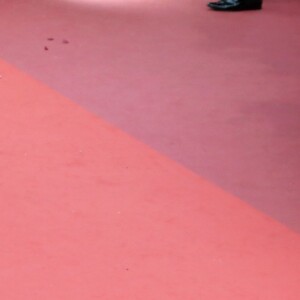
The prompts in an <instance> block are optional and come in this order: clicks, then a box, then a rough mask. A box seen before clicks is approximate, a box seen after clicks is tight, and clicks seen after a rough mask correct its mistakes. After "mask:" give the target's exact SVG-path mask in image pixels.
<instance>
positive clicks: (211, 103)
mask: <svg viewBox="0 0 300 300" xmlns="http://www.w3.org/2000/svg"><path fill="white" fill-rule="evenodd" d="M111 1H113V2H111ZM75 2H76V3H75ZM94 2H95V3H98V4H97V5H96V4H94V5H92V6H91V5H87V1H79V0H76V1H75V0H56V1H54V0H40V1H35V0H27V1H21V0H14V1H6V2H5V3H2V4H1V10H0V27H1V28H3V30H1V31H0V40H1V47H0V57H2V58H4V59H5V60H7V61H9V62H10V63H12V64H13V65H15V66H17V67H18V68H20V69H22V70H24V71H25V72H26V73H29V74H31V75H33V76H34V77H35V78H38V79H39V80H40V81H42V82H45V83H46V84H47V85H48V86H50V87H52V88H53V89H55V90H56V91H58V92H60V93H61V94H63V95H65V96H67V97H68V98H70V99H72V100H73V101H76V102H77V103H79V104H80V105H81V106H83V107H85V108H87V109H89V110H90V111H92V113H95V114H97V115H98V116H99V117H101V118H103V119H105V120H107V121H109V123H112V124H114V125H116V126H117V127H118V128H121V129H122V130H124V131H126V132H127V133H130V134H131V135H133V136H134V137H136V138H138V139H139V140H141V141H143V142H144V143H146V144H148V145H150V146H151V147H152V148H155V149H156V150H158V151H159V152H162V153H164V154H165V155H167V156H169V157H170V158H172V159H174V160H176V161H178V162H180V163H181V164H183V165H185V166H186V167H188V168H190V169H192V170H193V171H195V172H197V173H198V174H199V175H200V176H204V177H205V178H208V179H209V180H210V181H213V182H214V183H216V184H217V185H219V186H221V187H222V188H224V189H225V190H227V191H229V192H230V193H233V194H235V195H237V196H238V197H240V198H241V199H243V200H244V201H247V202H248V203H250V204H251V205H252V206H254V207H256V208H258V209H260V210H262V211H263V212H264V213H266V214H268V215H270V216H272V217H273V218H275V219H277V220H279V221H280V222H283V223H284V224H286V225H287V226H289V227H290V228H293V229H294V230H297V231H300V216H299V211H300V202H299V199H300V185H299V182H300V173H299V170H300V159H299V152H300V137H299V134H298V133H299V130H300V122H299V115H300V104H299V94H300V90H299V76H300V74H299V70H300V60H299V52H300V40H299V38H298V36H299V30H298V28H300V18H299V14H300V4H299V1H298V0H286V1H282V0H280V1H279V0H266V1H264V3H265V4H264V10H263V11H255V12H241V13H236V14H231V13H229V14H222V13H216V12H211V11H209V10H208V9H207V8H206V0H199V1H196V0H173V1H168V0H124V1H121V0H97V1H96V0H94ZM121 2H122V3H121ZM117 3H119V4H117ZM151 3H152V5H150V4H151ZM48 38H53V39H54V40H53V41H48ZM64 39H67V40H68V42H69V43H68V44H64V43H63V40H64ZM45 46H46V47H48V51H45V50H44V47H45Z"/></svg>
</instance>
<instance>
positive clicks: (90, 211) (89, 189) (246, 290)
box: [0, 61, 300, 300]
mask: <svg viewBox="0 0 300 300" xmlns="http://www.w3.org/2000/svg"><path fill="white" fill-rule="evenodd" d="M0 69H1V71H2V76H3V77H2V79H1V80H0V98H1V101H0V128H1V130H0V139H1V141H2V142H1V148H0V167H1V170H2V172H1V187H0V199H1V201H0V206H1V209H0V231H1V239H0V249H1V251H0V270H1V271H0V294H1V297H2V298H3V299H7V300H27V299H45V300H47V299H49V300H50V299H51V300H52V299H57V300H60V299H61V300H69V299H70V300H77V299H78V300H79V299H80V300H82V299H106V300H110V299H111V300H118V299H132V300H138V299H146V300H147V299H149V300H152V299H164V300H168V299H170V300H177V299H178V300H179V299H180V300H182V299H187V300H199V299H203V300H206V299H207V300H215V299H216V300H217V299H232V300H235V299H236V300H240V299H243V300H250V299H251V300H257V299H264V300H282V299H287V300H297V299H299V297H300V287H299V279H300V278H299V274H300V272H299V271H300V259H299V253H300V239H299V235H297V234H295V233H293V232H291V231H289V230H287V229H286V228H285V227H283V226H282V225H280V224H278V223H276V222H274V221H273V220H271V219H270V218H267V217H265V216H264V215H262V214H260V213H259V212H257V211H255V210H253V209H252V208H250V207H248V206H247V205H245V204H244V203H243V202H242V201H240V200H239V199H237V198H235V197H233V196H230V195H228V194H226V193H225V192H223V191H221V190H220V189H218V188H217V187H215V186H214V185H212V184H210V183H208V182H207V181H205V180H203V179H201V178H200V177H198V176H196V175H194V174H193V173H191V172H189V171H188V170H186V169H184V168H182V167H181V166H180V165H178V164H176V163H174V162H172V161H171V160H169V159H167V158H165V157H162V156H161V155H159V154H158V153H155V152H154V151H152V150H150V149H149V148H147V147H146V146H144V145H143V144H140V143H139V142H137V141H135V140H133V139H132V138H130V137H128V136H127V135H125V134H124V133H122V132H121V131H119V130H117V129H115V128H113V127H111V126H109V125H107V124H106V123H105V122H103V121H102V120H101V119H99V118H96V117H94V116H93V115H91V114H89V113H87V112H86V111H84V110H83V109H81V108H80V107H78V106H76V105H74V104H73V103H72V102H70V101H68V100H67V99H65V98H63V97H62V96H60V95H59V94H57V93H55V92H54V91H52V90H50V89H48V88H46V87H45V86H43V85H42V84H39V83H36V82H35V81H33V80H32V79H30V78H29V77H27V76H26V75H24V74H21V73H19V72H18V71H17V70H15V69H13V68H12V67H10V66H9V65H7V64H6V63H4V62H3V61H0Z"/></svg>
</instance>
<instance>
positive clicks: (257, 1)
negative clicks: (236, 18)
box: [208, 0, 262, 11]
mask: <svg viewBox="0 0 300 300" xmlns="http://www.w3.org/2000/svg"><path fill="white" fill-rule="evenodd" d="M208 6H209V7H210V8H212V9H214V10H222V11H240V10H252V9H261V8H262V0H220V1H218V2H210V3H208Z"/></svg>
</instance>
